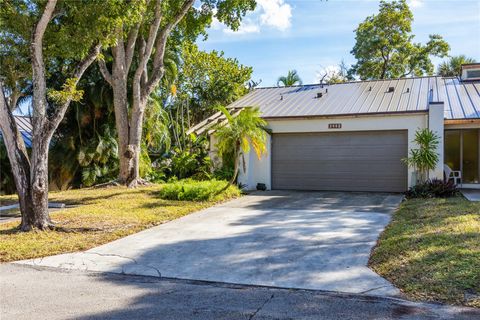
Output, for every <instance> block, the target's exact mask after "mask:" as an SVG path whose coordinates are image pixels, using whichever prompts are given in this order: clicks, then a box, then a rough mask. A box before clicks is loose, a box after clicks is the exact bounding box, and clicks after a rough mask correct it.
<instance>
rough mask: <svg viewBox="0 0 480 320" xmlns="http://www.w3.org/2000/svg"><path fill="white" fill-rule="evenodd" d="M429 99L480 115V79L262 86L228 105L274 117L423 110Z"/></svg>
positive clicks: (460, 113) (464, 115) (465, 114)
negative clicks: (255, 109) (391, 88)
mask: <svg viewBox="0 0 480 320" xmlns="http://www.w3.org/2000/svg"><path fill="white" fill-rule="evenodd" d="M390 87H393V88H394V89H393V92H392V91H389V88H390ZM327 90H328V92H327ZM320 92H321V93H322V94H323V95H322V97H321V98H317V93H320ZM429 102H444V105H445V118H447V119H476V118H480V81H476V82H471V81H469V82H462V81H459V80H458V79H457V78H442V77H437V76H433V77H417V78H402V79H391V80H373V81H358V82H348V83H342V84H333V85H320V84H315V85H303V86H291V87H272V88H258V89H255V90H253V91H252V92H250V93H249V94H247V95H245V96H244V97H242V98H240V99H239V100H237V101H235V102H233V103H232V104H231V105H230V106H229V107H248V106H257V107H259V108H260V110H261V111H262V114H263V117H265V118H272V117H308V116H333V115H354V114H368V113H395V112H417V111H418V112H424V111H427V110H428V104H429Z"/></svg>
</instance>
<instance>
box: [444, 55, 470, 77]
mask: <svg viewBox="0 0 480 320" xmlns="http://www.w3.org/2000/svg"><path fill="white" fill-rule="evenodd" d="M475 62H476V61H475V59H473V58H467V57H466V56H465V55H463V54H462V55H459V56H454V57H450V59H449V60H448V61H444V62H442V63H441V64H440V65H439V66H438V74H439V75H441V76H442V77H459V76H461V73H462V64H467V63H475Z"/></svg>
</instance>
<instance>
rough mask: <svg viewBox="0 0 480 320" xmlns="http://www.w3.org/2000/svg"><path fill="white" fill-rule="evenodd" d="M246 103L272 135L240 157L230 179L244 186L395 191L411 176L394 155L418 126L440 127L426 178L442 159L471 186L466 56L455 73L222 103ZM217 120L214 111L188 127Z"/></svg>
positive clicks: (476, 69) (474, 129) (473, 103)
mask: <svg viewBox="0 0 480 320" xmlns="http://www.w3.org/2000/svg"><path fill="white" fill-rule="evenodd" d="M249 106H256V107H259V108H260V110H261V111H262V117H263V118H265V119H266V120H267V121H268V125H269V128H270V129H271V130H272V134H271V135H269V137H268V146H267V154H266V156H264V157H263V158H261V159H258V158H257V157H256V155H255V154H254V153H251V154H249V155H246V157H245V160H246V161H245V162H246V163H245V167H246V171H243V169H240V173H239V178H238V180H239V182H240V183H242V184H244V185H246V187H247V188H248V189H255V188H256V186H257V183H264V184H265V185H266V186H267V188H268V189H297V190H339V191H388V192H403V191H405V190H406V189H407V188H408V187H409V186H411V185H412V184H413V183H414V181H415V179H414V172H413V170H412V169H411V168H407V166H406V165H405V164H404V163H403V162H402V161H401V159H402V158H406V157H407V156H408V152H409V150H410V149H411V148H414V147H416V146H415V145H414V143H413V139H414V136H415V132H416V131H417V130H418V129H421V128H430V129H431V130H433V131H434V132H436V133H437V135H438V136H440V142H441V143H440V145H439V148H438V150H437V151H438V153H439V155H440V161H439V163H438V166H437V168H436V169H435V170H433V171H432V172H431V173H430V178H433V177H436V178H443V164H444V163H446V164H448V165H449V166H450V167H451V168H452V169H453V170H460V171H461V172H462V174H463V183H464V186H470V187H480V177H479V174H480V64H471V65H465V66H464V67H463V73H462V77H461V79H458V78H442V77H417V78H405V79H394V80H378V81H359V82H350V83H344V84H334V85H328V86H327V85H303V86H293V87H272V88H259V89H256V90H254V91H252V92H250V93H249V94H247V95H246V96H244V97H242V98H241V99H239V100H238V101H236V102H234V103H233V104H231V105H230V106H229V108H235V110H240V109H241V108H244V107H249ZM233 112H235V111H233ZM221 119H222V116H221V114H216V115H214V116H212V117H210V118H209V119H207V120H205V121H203V122H202V123H200V124H198V125H197V126H195V127H193V128H192V129H191V132H196V133H202V132H205V131H207V130H211V129H212V127H213V125H214V124H215V123H218V122H220V121H221ZM209 132H210V133H212V132H213V130H211V131H209ZM211 145H212V147H213V146H214V145H215V137H214V135H212V136H211ZM213 151H214V150H213ZM241 167H242V166H241Z"/></svg>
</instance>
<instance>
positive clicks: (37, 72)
mask: <svg viewBox="0 0 480 320" xmlns="http://www.w3.org/2000/svg"><path fill="white" fill-rule="evenodd" d="M56 4H57V0H48V2H47V4H46V6H45V9H44V10H43V14H42V16H41V17H40V20H38V23H37V24H36V25H35V29H34V32H33V34H32V43H31V46H30V50H31V56H32V71H33V128H34V130H35V128H37V127H40V125H37V123H38V124H40V123H39V122H43V119H44V118H45V114H46V111H47V98H46V92H47V84H46V80H45V64H44V61H43V52H42V51H43V36H44V34H45V30H46V29H47V26H48V23H49V22H50V20H51V19H52V16H53V12H54V11H55V6H56Z"/></svg>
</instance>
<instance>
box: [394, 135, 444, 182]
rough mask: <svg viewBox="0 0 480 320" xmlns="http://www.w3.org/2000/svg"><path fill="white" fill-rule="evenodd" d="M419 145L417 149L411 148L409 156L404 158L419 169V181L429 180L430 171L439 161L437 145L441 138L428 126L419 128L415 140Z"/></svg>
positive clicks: (408, 163) (407, 162)
mask: <svg viewBox="0 0 480 320" xmlns="http://www.w3.org/2000/svg"><path fill="white" fill-rule="evenodd" d="M413 142H415V143H416V144H417V145H418V148H417V149H410V155H409V157H408V158H405V159H402V160H403V161H404V162H405V163H406V164H407V165H408V166H409V167H412V168H414V169H415V170H416V171H417V174H418V176H417V182H420V183H421V184H424V183H426V182H427V177H428V171H429V170H433V169H434V168H435V166H436V165H437V163H438V153H437V147H438V144H439V143H440V138H439V137H438V135H436V134H435V133H434V132H433V131H431V130H430V129H428V128H425V129H419V130H417V132H416V133H415V139H414V140H413Z"/></svg>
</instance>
